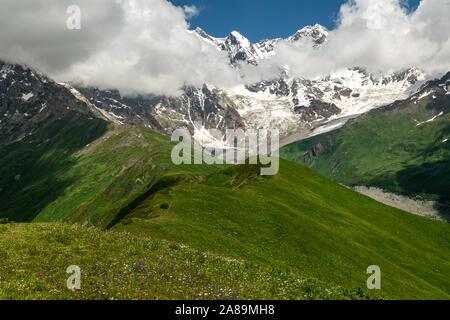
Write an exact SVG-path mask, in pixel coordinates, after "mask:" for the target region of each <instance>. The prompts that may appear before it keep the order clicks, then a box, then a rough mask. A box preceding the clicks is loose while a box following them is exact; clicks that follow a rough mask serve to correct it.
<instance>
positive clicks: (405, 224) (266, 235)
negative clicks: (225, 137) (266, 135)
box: [113, 161, 450, 298]
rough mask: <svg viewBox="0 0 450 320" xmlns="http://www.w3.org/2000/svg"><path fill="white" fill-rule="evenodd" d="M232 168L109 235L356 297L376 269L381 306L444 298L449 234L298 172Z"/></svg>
mask: <svg viewBox="0 0 450 320" xmlns="http://www.w3.org/2000/svg"><path fill="white" fill-rule="evenodd" d="M257 173H258V168H255V167H253V166H248V165H247V166H246V165H244V166H237V167H233V168H229V169H226V170H224V171H221V172H216V173H214V174H212V175H209V176H208V177H207V178H205V181H204V182H201V183H181V184H178V185H176V186H172V187H169V188H166V189H163V190H161V191H160V192H159V193H157V194H155V195H152V196H151V197H149V198H148V199H146V200H144V201H143V202H142V203H141V204H140V205H138V206H137V207H136V208H135V209H134V210H133V211H131V212H130V214H129V215H128V216H127V217H125V218H124V219H123V220H122V221H121V222H120V223H118V224H117V225H116V226H115V227H114V228H113V230H118V231H131V232H133V233H136V234H142V235H149V236H152V237H154V238H159V239H169V240H173V241H177V242H181V243H186V244H188V245H189V246H192V247H195V248H198V249H199V250H201V251H209V252H215V253H219V254H223V255H226V256H229V257H233V258H237V259H244V260H246V261H252V262H254V263H258V264H259V263H261V264H269V265H272V266H279V267H280V268H288V269H292V270H296V271H297V272H302V273H304V274H307V275H309V276H312V277H316V278H319V279H321V280H323V281H327V282H329V283H336V284H339V285H341V286H344V287H347V288H355V289H356V288H365V281H366V279H367V276H366V273H365V271H366V269H367V267H368V266H370V265H379V266H380V267H381V269H382V273H383V290H382V292H383V294H385V295H386V296H387V297H389V298H448V297H449V290H450V279H449V278H448V276H447V274H448V273H449V272H450V264H449V260H450V259H449V258H450V255H449V254H450V251H449V246H448V244H449V243H450V233H449V226H448V224H446V223H443V222H436V221H431V220H428V219H426V218H422V217H418V216H414V215H412V214H409V213H406V212H403V211H400V210H397V209H394V208H391V207H387V206H385V205H383V204H380V203H378V202H376V201H373V200H371V199H369V198H367V197H365V196H362V195H360V194H358V193H355V192H353V191H351V190H348V189H346V188H344V187H342V186H339V185H337V184H335V183H334V182H331V181H330V180H328V179H327V178H325V177H323V176H321V175H319V174H317V173H315V172H314V171H312V170H310V169H307V168H305V167H303V166H300V165H298V164H295V163H292V162H288V161H282V162H281V167H280V174H279V175H277V176H274V177H264V178H263V177H260V176H258V174H257Z"/></svg>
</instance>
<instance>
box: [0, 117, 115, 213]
mask: <svg viewBox="0 0 450 320" xmlns="http://www.w3.org/2000/svg"><path fill="white" fill-rule="evenodd" d="M106 130H107V123H106V122H105V121H103V120H99V119H91V120H88V119H87V117H86V116H84V115H80V114H77V113H72V114H69V115H68V116H66V117H65V118H64V119H60V120H56V121H55V122H53V123H52V124H51V125H49V126H48V127H45V128H41V129H40V130H39V131H38V132H37V133H35V134H33V135H31V136H28V137H26V138H25V139H23V140H21V141H19V142H16V143H14V144H11V145H8V146H5V147H3V149H1V150H0V173H1V174H0V190H1V192H0V217H8V218H9V220H11V221H32V220H33V218H34V217H35V216H36V215H38V214H39V212H40V211H41V210H42V209H44V208H45V207H46V206H47V205H48V204H49V203H51V202H52V201H54V200H55V199H57V198H58V197H59V196H60V195H61V194H62V193H63V192H64V190H65V189H66V188H67V187H69V186H70V185H71V184H72V183H73V182H74V180H75V179H76V177H72V178H70V179H65V178H62V177H61V173H62V172H65V171H67V170H68V169H69V168H71V167H72V166H74V165H75V163H76V161H75V159H74V158H73V154H74V153H76V152H77V151H78V150H80V149H82V148H83V147H85V146H86V145H87V144H89V143H91V142H92V141H94V140H96V139H98V138H99V137H101V136H102V135H103V134H104V133H105V132H106Z"/></svg>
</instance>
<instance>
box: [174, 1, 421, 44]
mask: <svg viewBox="0 0 450 320" xmlns="http://www.w3.org/2000/svg"><path fill="white" fill-rule="evenodd" d="M170 1H171V2H172V3H173V4H175V5H177V6H184V5H195V6H196V7H197V8H199V9H200V10H201V12H200V14H199V15H198V16H196V17H193V18H191V19H190V21H189V22H190V24H191V27H192V28H196V27H200V28H202V29H204V30H205V31H206V32H207V33H209V34H210V35H212V36H215V37H225V36H226V35H227V34H229V33H230V32H231V31H233V30H237V31H239V32H241V33H242V34H243V35H244V36H246V37H247V38H249V39H250V41H252V42H257V41H259V40H262V39H267V38H278V37H288V36H290V35H292V34H293V33H295V31H297V30H298V29H301V28H302V27H304V26H305V25H314V24H315V23H319V24H321V25H323V26H325V27H327V28H328V29H333V28H334V27H335V25H336V18H337V15H338V13H339V8H340V6H341V4H342V3H344V2H346V0H170ZM402 1H404V2H405V3H407V2H409V6H410V8H412V9H414V8H416V7H417V5H418V3H419V2H420V0H402Z"/></svg>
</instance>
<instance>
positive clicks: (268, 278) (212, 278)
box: [0, 223, 376, 300]
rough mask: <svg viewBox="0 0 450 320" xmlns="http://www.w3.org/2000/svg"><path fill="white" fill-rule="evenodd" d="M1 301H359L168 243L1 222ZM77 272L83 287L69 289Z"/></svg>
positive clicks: (343, 292)
mask: <svg viewBox="0 0 450 320" xmlns="http://www.w3.org/2000/svg"><path fill="white" fill-rule="evenodd" d="M0 258H1V261H2V263H1V264H0V299H39V300H40V299H151V300H153V299H188V300H191V299H200V300H204V299H206V300H208V299H227V300H230V299H356V298H374V297H376V296H375V295H373V294H372V295H370V296H361V294H362V293H361V292H357V291H355V292H352V291H350V290H346V289H343V288H339V287H335V286H333V285H330V284H327V283H324V282H320V281H318V280H317V279H312V278H305V277H302V276H300V275H298V274H295V273H287V272H284V271H281V270H279V269H276V268H270V267H262V266H256V265H254V264H250V263H246V262H244V261H237V260H230V259H227V258H224V257H219V256H213V255H209V254H204V253H201V252H198V251H196V250H193V249H190V248H187V247H185V246H180V245H178V244H176V243H169V242H166V241H155V240H150V239H142V238H139V237H135V236H132V235H129V234H123V233H122V234H120V233H112V232H108V233H106V232H102V231H99V230H98V229H95V228H80V227H76V226H69V225H66V224H61V223H51V224H40V223H32V224H9V225H0ZM70 265H77V266H79V267H80V269H81V272H82V275H81V290H80V291H77V292H72V291H70V290H68V289H67V286H66V282H67V279H68V277H69V274H67V273H66V269H67V267H69V266H70Z"/></svg>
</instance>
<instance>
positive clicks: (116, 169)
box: [0, 114, 218, 227]
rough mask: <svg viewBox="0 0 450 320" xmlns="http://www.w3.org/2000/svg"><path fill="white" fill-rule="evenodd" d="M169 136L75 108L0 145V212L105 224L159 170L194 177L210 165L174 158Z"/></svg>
mask: <svg viewBox="0 0 450 320" xmlns="http://www.w3.org/2000/svg"><path fill="white" fill-rule="evenodd" d="M172 146H173V144H172V143H171V142H170V139H169V138H167V137H165V136H162V135H160V134H157V133H154V132H152V131H150V130H147V129H145V128H139V127H130V126H121V125H108V124H107V123H106V122H105V121H102V120H98V119H91V120H87V119H85V118H83V117H82V116H80V115H77V114H71V115H70V116H68V117H66V118H64V119H61V120H59V121H56V122H55V123H53V124H52V125H51V126H50V127H48V128H43V129H42V130H40V132H39V134H34V135H32V136H29V137H28V138H26V139H24V140H22V141H20V142H17V143H14V144H12V145H9V146H6V147H3V148H2V149H0V159H1V160H0V177H1V180H0V188H1V189H2V192H1V193H0V203H1V204H0V217H8V218H9V219H10V220H14V221H35V222H39V221H63V220H68V221H72V222H80V221H81V222H83V223H84V222H88V223H89V224H91V225H96V226H99V227H106V226H108V225H109V224H110V223H111V222H113V221H114V220H115V219H116V218H117V216H119V215H120V214H123V213H122V210H125V209H126V207H127V206H128V205H129V204H131V203H132V202H133V201H134V200H135V199H136V198H138V197H139V196H140V195H142V194H145V193H147V192H149V191H151V189H152V187H153V186H154V184H155V183H157V182H158V181H159V180H160V179H161V178H162V177H163V176H166V175H168V176H175V175H179V176H182V177H191V176H192V178H195V175H197V174H202V173H208V172H212V171H214V170H215V169H217V168H218V167H214V166H188V165H183V166H175V165H173V164H172V161H171V159H170V153H171V148H172Z"/></svg>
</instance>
